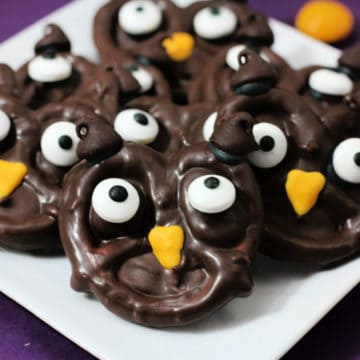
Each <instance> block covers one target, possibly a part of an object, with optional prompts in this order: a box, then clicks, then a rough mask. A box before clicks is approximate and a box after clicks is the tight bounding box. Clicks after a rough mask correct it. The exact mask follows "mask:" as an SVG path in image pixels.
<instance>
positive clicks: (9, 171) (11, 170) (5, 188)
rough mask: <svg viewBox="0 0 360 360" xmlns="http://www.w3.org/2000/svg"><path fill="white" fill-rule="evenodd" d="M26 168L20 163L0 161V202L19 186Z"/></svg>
mask: <svg viewBox="0 0 360 360" xmlns="http://www.w3.org/2000/svg"><path fill="white" fill-rule="evenodd" d="M26 173H27V168H26V166H25V165H24V164H22V163H16V162H8V161H4V160H0V201H1V200H4V199H6V198H7V197H8V196H9V195H11V193H12V192H13V191H14V190H15V189H16V188H17V187H18V186H19V185H20V184H21V182H22V181H23V179H24V177H25V175H26Z"/></svg>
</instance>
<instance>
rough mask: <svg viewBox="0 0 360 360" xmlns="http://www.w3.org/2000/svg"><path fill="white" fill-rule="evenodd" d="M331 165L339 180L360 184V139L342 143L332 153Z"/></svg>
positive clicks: (351, 139)
mask: <svg viewBox="0 0 360 360" xmlns="http://www.w3.org/2000/svg"><path fill="white" fill-rule="evenodd" d="M332 165H333V169H334V171H335V173H336V175H337V176H338V177H339V178H340V179H342V180H344V181H347V182H349V183H352V184H360V138H350V139H347V140H344V141H342V142H341V143H340V144H339V145H338V146H337V147H336V149H335V151H334V154H333V159H332Z"/></svg>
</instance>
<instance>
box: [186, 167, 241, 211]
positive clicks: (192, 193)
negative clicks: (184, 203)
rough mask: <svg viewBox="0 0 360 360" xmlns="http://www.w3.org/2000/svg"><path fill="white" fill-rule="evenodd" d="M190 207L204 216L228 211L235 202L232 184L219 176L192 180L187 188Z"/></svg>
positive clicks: (206, 176) (234, 190)
mask: <svg viewBox="0 0 360 360" xmlns="http://www.w3.org/2000/svg"><path fill="white" fill-rule="evenodd" d="M188 199H189V202H190V205H191V206H192V207H193V208H194V209H196V210H198V211H200V212H202V213H205V214H217V213H221V212H223V211H225V210H227V209H229V208H230V207H231V206H232V205H233V204H234V202H235V200H236V189H235V186H234V184H233V183H232V182H231V181H230V180H228V179H227V178H225V177H223V176H220V175H213V174H210V175H204V176H200V177H198V178H196V179H195V180H193V181H192V182H191V184H190V186H189V188H188Z"/></svg>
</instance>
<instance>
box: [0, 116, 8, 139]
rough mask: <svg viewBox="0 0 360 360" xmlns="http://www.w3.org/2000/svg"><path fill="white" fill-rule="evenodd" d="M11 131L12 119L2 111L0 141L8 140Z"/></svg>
mask: <svg viewBox="0 0 360 360" xmlns="http://www.w3.org/2000/svg"><path fill="white" fill-rule="evenodd" d="M10 129H11V121H10V118H9V117H8V116H7V114H5V113H4V112H3V111H2V110H0V141H3V140H5V139H6V137H7V136H8V135H9V132H10Z"/></svg>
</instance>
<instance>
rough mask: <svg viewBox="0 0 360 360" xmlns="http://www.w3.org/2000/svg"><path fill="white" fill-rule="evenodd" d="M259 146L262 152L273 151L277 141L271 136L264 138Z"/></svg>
mask: <svg viewBox="0 0 360 360" xmlns="http://www.w3.org/2000/svg"><path fill="white" fill-rule="evenodd" d="M259 145H260V149H261V150H262V151H271V150H272V149H273V148H274V146H275V141H274V139H273V138H272V137H271V136H264V137H262V138H261V140H260V144H259Z"/></svg>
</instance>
